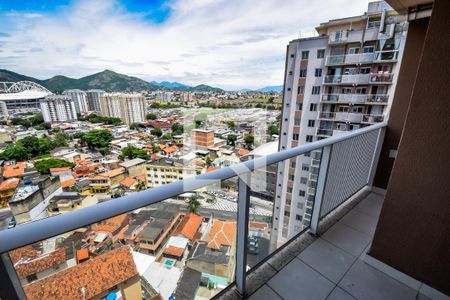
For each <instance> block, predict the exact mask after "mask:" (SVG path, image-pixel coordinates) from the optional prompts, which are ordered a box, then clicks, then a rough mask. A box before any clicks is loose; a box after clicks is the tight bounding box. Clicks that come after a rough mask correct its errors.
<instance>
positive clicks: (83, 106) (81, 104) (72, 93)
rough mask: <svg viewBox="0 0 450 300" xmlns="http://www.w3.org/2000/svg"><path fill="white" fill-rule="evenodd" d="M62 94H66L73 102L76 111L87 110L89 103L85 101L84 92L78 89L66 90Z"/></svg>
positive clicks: (82, 111)
mask: <svg viewBox="0 0 450 300" xmlns="http://www.w3.org/2000/svg"><path fill="white" fill-rule="evenodd" d="M63 95H67V96H69V97H70V98H72V100H73V101H74V103H75V110H76V111H77V113H84V112H87V111H89V105H88V101H87V96H86V92H84V91H80V90H66V91H64V93H63Z"/></svg>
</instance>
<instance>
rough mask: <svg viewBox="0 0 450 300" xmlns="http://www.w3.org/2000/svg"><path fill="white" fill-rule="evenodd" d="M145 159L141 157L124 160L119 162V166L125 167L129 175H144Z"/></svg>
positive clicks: (145, 171)
mask: <svg viewBox="0 0 450 300" xmlns="http://www.w3.org/2000/svg"><path fill="white" fill-rule="evenodd" d="M145 164H146V160H145V159H142V158H134V159H130V160H126V161H124V162H122V163H120V166H121V167H123V168H125V170H126V172H127V173H128V176H129V177H132V178H135V177H138V176H146V175H147V170H146V165H145Z"/></svg>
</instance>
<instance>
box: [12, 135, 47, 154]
mask: <svg viewBox="0 0 450 300" xmlns="http://www.w3.org/2000/svg"><path fill="white" fill-rule="evenodd" d="M39 142H40V140H39V139H38V138H37V137H35V136H26V137H24V138H23V139H21V140H20V141H18V144H19V143H20V144H22V145H23V147H24V148H25V151H26V152H27V153H28V158H32V157H36V156H38V155H40V154H41V153H45V152H47V151H48V148H51V146H50V145H49V146H48V148H47V147H46V148H45V149H43V151H42V152H41V149H40V145H39V144H40V143H39Z"/></svg>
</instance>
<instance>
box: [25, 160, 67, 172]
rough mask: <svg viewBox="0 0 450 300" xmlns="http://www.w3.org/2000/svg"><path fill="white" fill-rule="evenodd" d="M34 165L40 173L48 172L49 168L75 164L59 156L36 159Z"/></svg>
mask: <svg viewBox="0 0 450 300" xmlns="http://www.w3.org/2000/svg"><path fill="white" fill-rule="evenodd" d="M34 167H35V168H36V170H37V171H38V172H39V173H41V174H49V173H50V168H62V167H71V168H73V167H75V164H73V163H70V162H68V161H66V160H64V159H60V158H49V159H42V160H38V161H36V162H35V163H34Z"/></svg>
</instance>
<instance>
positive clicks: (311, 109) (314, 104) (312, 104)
mask: <svg viewBox="0 0 450 300" xmlns="http://www.w3.org/2000/svg"><path fill="white" fill-rule="evenodd" d="M309 111H317V103H311V104H310V105H309Z"/></svg>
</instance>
